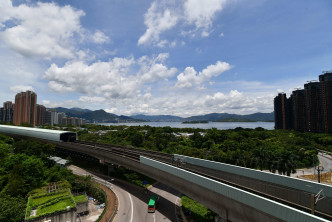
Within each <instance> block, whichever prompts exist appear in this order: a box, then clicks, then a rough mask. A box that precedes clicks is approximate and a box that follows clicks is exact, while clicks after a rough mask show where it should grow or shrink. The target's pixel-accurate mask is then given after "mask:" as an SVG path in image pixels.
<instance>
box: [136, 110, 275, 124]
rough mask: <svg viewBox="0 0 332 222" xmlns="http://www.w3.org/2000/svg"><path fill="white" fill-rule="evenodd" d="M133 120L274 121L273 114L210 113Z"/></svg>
mask: <svg viewBox="0 0 332 222" xmlns="http://www.w3.org/2000/svg"><path fill="white" fill-rule="evenodd" d="M131 118H134V119H142V120H146V121H154V122H164V121H166V122H167V121H168V122H183V121H224V120H229V119H232V120H233V121H242V120H247V121H254V122H256V121H274V113H273V112H272V113H254V114H250V115H237V114H228V113H210V114H206V115H200V116H191V117H188V118H182V117H179V116H170V115H160V116H149V115H135V116H131Z"/></svg>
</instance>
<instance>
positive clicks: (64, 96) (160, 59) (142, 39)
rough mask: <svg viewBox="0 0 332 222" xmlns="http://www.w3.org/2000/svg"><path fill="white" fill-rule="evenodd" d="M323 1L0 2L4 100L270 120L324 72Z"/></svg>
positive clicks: (327, 34)
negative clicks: (278, 99) (276, 103)
mask: <svg viewBox="0 0 332 222" xmlns="http://www.w3.org/2000/svg"><path fill="white" fill-rule="evenodd" d="M331 10H332V1H330V0H319V1H309V0H293V1H286V0H280V1H272V0H270V1H268V0H255V1H249V0H234V1H231V0H206V1H201V0H167V1H166V0H156V1H148V0H141V1H131V0H94V1H91V0H70V1H60V0H59V1H33V0H30V1H25V0H0V75H1V77H2V78H1V79H2V81H1V82H0V91H1V93H0V102H4V101H7V100H12V101H13V100H14V97H15V94H16V93H17V92H20V91H24V90H34V91H35V92H36V93H37V95H38V103H39V104H44V105H45V106H47V107H58V106H62V107H67V108H71V107H81V108H89V109H92V110H95V109H105V110H106V111H108V112H111V113H115V114H118V115H131V114H138V113H140V114H150V115H158V114H169V115H179V116H184V117H185V116H191V115H199V114H207V113H212V112H217V113H223V112H228V113H236V114H250V113H255V112H271V111H273V98H274V97H275V96H276V95H277V93H278V92H280V91H283V92H286V93H287V95H290V93H291V91H292V90H293V89H294V88H296V87H302V88H303V84H304V83H306V81H308V80H316V79H318V75H319V74H321V72H322V71H323V70H331V69H332V50H331V49H332V17H331V16H330V12H331Z"/></svg>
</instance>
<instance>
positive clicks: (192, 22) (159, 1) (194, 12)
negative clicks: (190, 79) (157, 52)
mask: <svg viewBox="0 0 332 222" xmlns="http://www.w3.org/2000/svg"><path fill="white" fill-rule="evenodd" d="M227 1H228V0H208V1H202V0H180V1H166V0H156V1H154V2H153V3H152V4H151V6H150V8H149V9H148V11H147V12H146V13H145V16H144V23H145V25H146V27H147V28H146V31H145V33H144V34H143V35H142V36H141V37H140V38H139V40H138V45H148V44H151V45H154V46H157V47H161V48H162V47H165V46H166V45H167V43H168V41H167V40H164V39H160V36H161V35H162V33H164V32H166V31H168V30H171V29H172V28H174V27H175V26H176V25H178V24H181V25H182V26H181V28H183V30H181V31H180V33H181V35H184V36H186V35H189V36H191V37H194V36H196V33H197V32H200V33H201V34H200V35H201V37H208V36H209V35H210V34H211V32H212V31H213V30H212V29H211V27H212V22H213V19H214V18H215V16H216V14H217V13H218V12H220V11H222V10H223V8H224V7H225V5H226V2H227ZM192 26H195V28H194V29H192V28H191V27H192ZM187 27H190V30H188V29H187ZM173 42H174V41H173ZM169 46H170V47H174V46H173V44H172V43H171V44H169Z"/></svg>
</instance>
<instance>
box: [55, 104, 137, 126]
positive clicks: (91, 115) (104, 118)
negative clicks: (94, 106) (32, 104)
mask: <svg viewBox="0 0 332 222" xmlns="http://www.w3.org/2000/svg"><path fill="white" fill-rule="evenodd" d="M56 111H57V112H63V113H66V115H67V116H69V117H78V118H82V119H85V120H87V121H88V122H106V123H110V122H114V123H116V122H135V121H137V120H134V119H133V118H131V117H128V116H122V115H121V116H117V115H115V114H112V113H107V112H106V111H105V110H103V109H100V110H94V111H92V110H89V109H80V108H71V109H67V108H62V107H58V108H56Z"/></svg>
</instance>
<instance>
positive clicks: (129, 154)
mask: <svg viewBox="0 0 332 222" xmlns="http://www.w3.org/2000/svg"><path fill="white" fill-rule="evenodd" d="M75 143H77V144H79V145H83V146H87V147H89V148H92V149H95V150H99V151H103V152H107V153H112V154H115V155H117V156H121V157H126V158H128V159H131V160H134V161H137V162H139V159H140V156H141V155H142V156H145V157H149V158H151V159H154V160H157V161H159V162H163V163H166V164H170V165H173V166H176V167H178V168H182V169H184V170H187V171H190V172H192V173H196V174H198V175H201V176H204V177H207V178H210V179H213V180H215V181H219V182H221V183H224V184H227V185H230V186H233V187H236V188H239V189H241V190H244V191H247V192H250V193H253V194H256V195H259V196H261V197H264V198H267V199H270V200H273V201H276V202H279V203H282V204H285V205H287V206H290V207H293V208H296V209H298V210H301V211H304V212H307V213H310V212H311V208H308V207H305V206H302V205H299V204H295V203H293V202H290V201H287V200H284V199H281V198H278V197H276V196H272V195H269V194H266V193H263V192H261V191H258V190H254V189H252V188H249V187H245V186H242V185H238V184H236V183H234V182H231V181H228V180H224V179H221V178H218V177H215V176H212V175H208V174H206V173H203V172H200V171H197V170H193V169H190V168H189V167H185V166H183V165H181V164H179V162H177V161H175V160H174V156H173V155H172V154H166V153H161V152H157V151H151V150H143V149H138V148H131V147H125V146H119V145H109V144H99V143H98V144H97V143H93V142H86V141H76V142H75ZM315 215H316V216H319V217H323V218H326V219H328V220H332V215H329V214H326V213H323V212H320V211H315Z"/></svg>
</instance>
